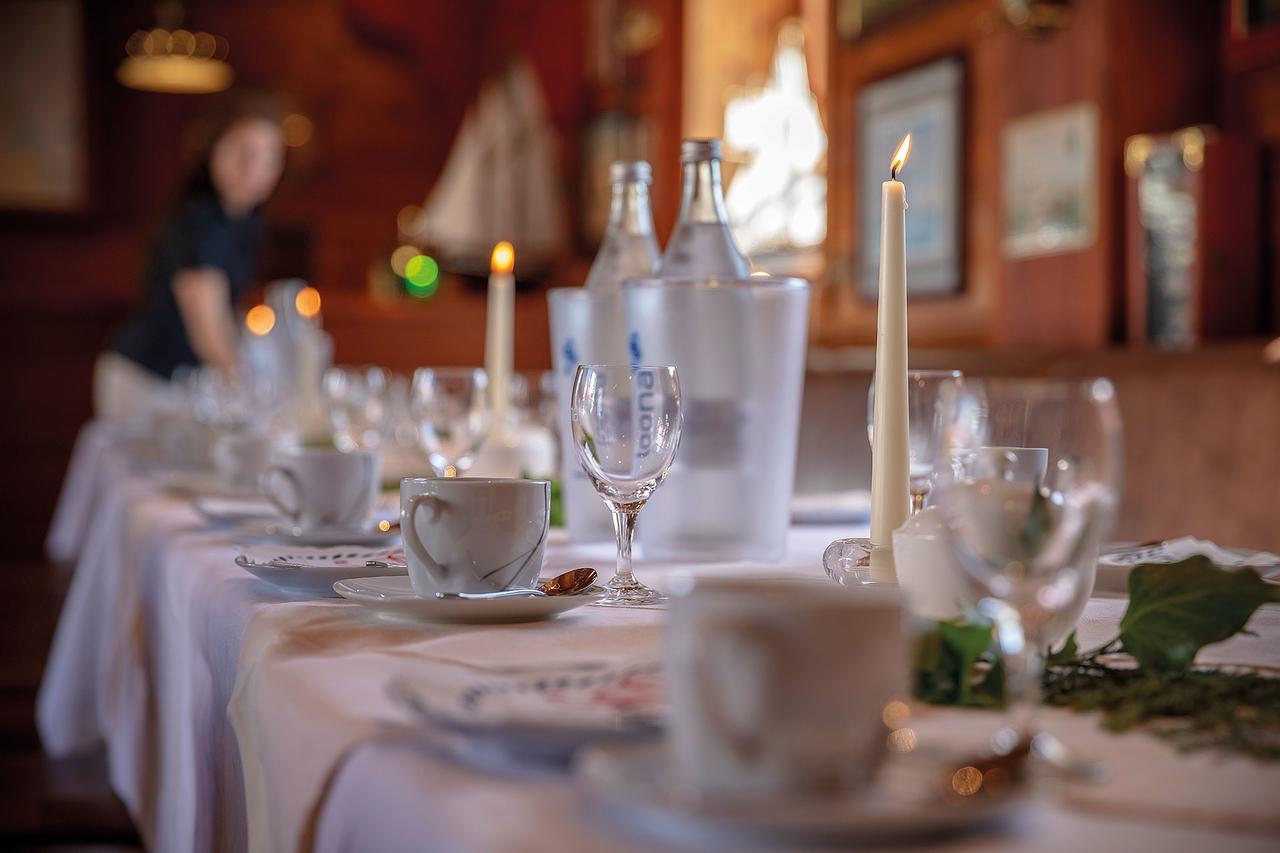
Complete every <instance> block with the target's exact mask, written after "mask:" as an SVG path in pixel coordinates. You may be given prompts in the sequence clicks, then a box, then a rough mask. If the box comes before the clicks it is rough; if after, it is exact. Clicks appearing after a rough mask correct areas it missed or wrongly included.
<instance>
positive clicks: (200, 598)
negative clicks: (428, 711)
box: [38, 426, 1280, 851]
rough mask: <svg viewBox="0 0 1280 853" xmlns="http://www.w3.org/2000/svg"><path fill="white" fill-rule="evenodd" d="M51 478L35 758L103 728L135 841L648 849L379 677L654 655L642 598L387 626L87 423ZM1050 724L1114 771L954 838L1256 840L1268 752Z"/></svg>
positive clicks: (1198, 843) (1279, 782) (955, 726)
mask: <svg viewBox="0 0 1280 853" xmlns="http://www.w3.org/2000/svg"><path fill="white" fill-rule="evenodd" d="M65 489H66V493H65V494H64V496H63V499H62V501H61V502H60V504H59V513H58V516H57V518H56V519H55V521H54V525H53V527H52V529H51V532H50V542H49V546H50V551H51V553H53V554H54V555H55V556H56V557H57V558H58V559H60V560H63V561H66V562H70V563H73V564H74V565H75V577H74V580H73V583H72V587H71V590H70V594H69V596H68V599H67V602H66V605H65V608H64V612H63V615H62V619H61V622H60V624H59V628H58V633H57V637H56V639H55V643H54V648H53V652H52V655H51V658H50V662H49V667H48V670H47V674H46V677H45V683H44V684H43V685H42V689H41V694H40V700H39V708H38V724H39V729H40V733H41V737H42V739H43V741H44V743H45V746H46V748H47V749H48V750H49V751H50V752H52V753H54V754H67V753H72V752H76V751H78V750H81V749H85V748H88V747H90V746H92V745H94V744H96V743H98V742H101V741H105V743H106V746H107V751H108V757H109V761H110V769H111V781H112V784H113V786H114V787H115V789H116V791H117V792H118V793H119V795H120V797H121V799H122V800H123V801H124V802H125V804H126V806H127V807H128V808H129V810H130V813H131V814H132V815H133V816H134V818H135V820H136V821H137V823H138V826H139V829H140V832H141V833H142V835H143V837H144V839H145V840H146V841H147V843H148V845H149V846H150V847H151V848H153V849H156V850H162V851H170V850H173V851H181V850H193V851H205V850H241V849H252V850H274V851H293V850H310V849H315V850H323V851H338V850H349V851H374V850H407V849H417V850H426V849H432V850H449V851H456V850H475V851H488V850H499V849H501V850H548V851H549V850H556V851H564V850H599V849H624V850H625V849H637V850H643V849H650V848H647V847H645V846H644V845H643V843H642V842H639V841H637V840H634V839H631V838H629V837H627V836H624V835H620V834H618V832H617V831H616V830H615V829H614V828H612V827H609V826H606V825H604V824H603V823H602V822H601V821H599V820H598V819H595V818H593V816H592V815H590V814H585V813H584V809H583V806H582V800H581V798H580V797H579V796H578V795H577V794H576V793H575V791H574V789H573V785H572V782H571V781H570V780H566V779H558V778H550V779H548V778H537V779H532V778H519V777H512V776H495V775H492V774H486V773H483V772H481V771H478V770H474V769H469V768H465V767H461V766H458V765H454V764H451V763H448V762H446V761H444V760H442V759H440V758H437V757H435V756H434V755H433V754H432V753H431V752H430V751H429V750H428V749H427V748H426V747H425V746H424V744H423V742H422V741H421V740H420V737H419V735H418V734H417V733H416V732H415V731H414V730H413V728H412V727H411V726H409V725H408V724H407V720H406V719H405V717H404V716H403V715H402V713H401V712H400V711H399V709H398V708H397V707H396V706H394V705H393V704H392V702H391V701H390V700H389V699H388V698H387V696H386V692H385V685H386V682H387V680H388V679H389V678H390V677H391V676H392V675H393V674H396V673H402V672H407V673H414V674H416V675H418V676H419V677H422V678H442V679H447V678H455V677H465V676H466V675H467V674H468V673H472V672H474V673H480V674H483V673H484V672H485V671H486V669H491V668H495V667H502V666H505V665H512V664H517V665H518V664H521V663H523V662H527V661H528V660H530V659H531V658H534V659H537V660H545V661H571V660H572V661H577V660H611V661H627V660H653V659H656V657H657V655H658V641H659V636H660V630H661V622H662V619H663V612H662V611H660V610H654V611H644V610H606V609H601V608H587V609H585V610H582V611H578V612H576V613H574V614H570V615H569V616H567V617H565V618H563V619H560V620H557V621H554V622H550V623H542V624H530V625H518V626H493V627H475V628H457V627H454V628H446V627H435V628H433V627H425V626H395V625H390V624H387V623H382V622H377V621H374V620H371V619H369V618H368V617H367V616H365V615H364V614H363V613H362V612H361V610H360V608H358V607H357V606H356V605H352V604H348V603H346V602H340V601H323V602H318V601H299V600H295V599H291V598H290V597H288V596H285V595H283V594H280V593H277V592H275V591H273V590H272V588H270V587H268V586H266V585H265V584H263V583H262V582H260V581H258V580H257V579H256V578H253V577H251V576H249V575H247V574H245V573H243V572H242V571H241V570H240V569H238V568H237V567H236V566H235V565H234V564H233V563H232V556H233V555H234V553H235V551H234V547H233V543H232V542H230V541H229V540H228V539H227V538H226V535H225V534H223V533H219V532H217V531H212V530H209V529H208V528H207V527H205V526H203V524H202V523H201V521H200V520H199V518H198V516H197V515H196V514H195V512H194V511H193V510H191V508H190V507H189V505H188V504H187V503H186V502H184V501H182V500H178V499H175V498H170V497H166V496H164V495H163V493H162V492H161V491H159V490H158V489H157V488H156V487H155V486H153V485H152V484H151V483H150V482H148V481H147V480H146V478H145V477H144V476H142V475H141V474H140V473H138V472H136V471H135V470H133V468H132V467H131V464H130V460H129V458H128V457H127V455H126V454H125V453H124V452H123V450H122V449H121V448H120V447H118V446H117V445H115V444H114V443H113V442H112V441H111V440H110V438H109V437H107V436H104V434H103V433H102V432H101V431H100V430H98V429H97V428H94V427H92V426H91V427H89V428H87V429H86V430H85V432H84V434H83V435H82V437H81V441H80V445H79V446H78V448H77V451H76V454H75V457H74V459H73V463H72V467H71V470H70V471H69V473H68V477H67V484H66V487H65ZM839 532H840V533H841V534H842V535H849V534H850V533H851V532H852V531H839ZM835 535H837V531H835V530H833V529H831V528H797V529H796V530H795V531H794V532H793V536H792V540H791V547H790V553H789V555H788V558H787V559H786V560H785V561H784V563H783V564H781V565H780V566H769V567H761V566H749V565H745V564H739V565H732V566H698V567H694V570H695V571H698V572H736V573H745V572H762V571H767V572H772V573H778V572H783V571H785V572H796V573H803V574H811V575H812V574H815V573H820V572H821V568H820V565H819V556H820V554H821V551H822V548H823V547H824V546H825V545H826V543H827V542H828V541H830V539H831V538H833V537H834V536H835ZM609 557H610V549H609V548H600V549H591V550H588V551H586V552H583V551H577V552H574V551H571V550H569V549H567V548H563V547H561V548H553V549H551V551H550V553H549V557H548V563H549V569H555V568H559V567H562V566H563V567H568V566H570V565H581V564H583V563H587V564H591V565H596V566H599V567H602V568H603V567H606V566H608V564H609ZM638 570H639V572H640V573H641V574H642V576H643V577H644V578H645V579H646V580H651V581H654V582H657V583H658V584H659V585H661V584H662V583H664V582H665V580H666V578H667V577H668V576H669V574H670V572H671V571H672V570H673V567H669V566H655V565H652V564H648V563H645V562H643V561H640V562H639V563H638ZM1122 610H1123V602H1119V601H1113V600H1096V601H1092V602H1090V605H1089V607H1088V609H1087V610H1086V613H1085V617H1084V620H1083V622H1082V626H1081V634H1082V642H1083V643H1085V644H1086V645H1088V644H1089V643H1091V642H1100V641H1102V640H1104V639H1107V638H1108V637H1109V636H1110V635H1111V634H1113V633H1114V630H1115V624H1116V620H1117V619H1118V618H1119V616H1120V614H1121V612H1122ZM1251 627H1252V628H1253V630H1254V631H1255V632H1256V633H1257V636H1240V637H1237V638H1234V639H1232V640H1231V641H1229V642H1227V643H1223V644H1220V645H1218V646H1214V647H1211V648H1210V649H1207V650H1205V653H1204V655H1203V659H1205V660H1211V661H1230V662H1237V661H1247V662H1254V663H1269V664H1272V665H1280V612H1277V611H1274V610H1266V611H1261V612H1259V614H1258V615H1257V616H1255V619H1254V621H1253V623H1252V624H1251ZM918 716H919V719H920V725H921V726H922V727H925V728H926V729H928V728H929V727H932V729H935V730H936V731H937V732H939V733H940V736H943V737H947V738H952V739H955V740H956V741H957V742H963V743H974V744H977V743H979V742H980V740H981V739H982V737H983V735H984V734H985V733H987V732H989V731H990V730H991V728H992V727H993V726H994V725H995V723H996V720H997V718H996V716H994V715H991V714H981V713H974V712H966V711H955V710H935V709H925V710H922V711H921V712H920V713H919V714H918ZM1048 723H1049V724H1050V726H1051V727H1052V728H1053V729H1054V730H1055V732H1057V733H1059V734H1061V735H1062V736H1063V737H1064V739H1066V740H1068V742H1069V743H1073V744H1075V745H1076V746H1077V748H1078V749H1080V751H1082V752H1085V753H1090V754H1096V755H1105V756H1106V757H1107V758H1108V760H1109V761H1110V762H1111V764H1112V765H1113V767H1114V769H1115V777H1114V779H1113V780H1112V781H1111V782H1110V783H1108V784H1107V785H1105V786H1101V787H1097V788H1090V789H1079V790H1077V789H1070V790H1068V791H1066V792H1065V793H1064V794H1063V795H1061V796H1058V797H1055V798H1054V799H1053V800H1051V801H1044V802H1040V803H1038V804H1037V805H1035V806H1033V807H1030V808H1029V809H1028V810H1027V812H1026V814H1024V815H1023V816H1022V819H1021V820H1020V821H1019V822H1018V823H1017V824H1016V825H1015V826H1014V827H1013V828H1012V829H1011V830H1009V831H1007V832H1004V833H998V834H995V835H991V834H987V835H983V836H980V837H977V838H968V839H964V840H960V841H957V842H955V849H964V848H968V847H977V846H979V845H981V846H982V847H983V848H988V849H989V848H992V847H995V848H1000V847H1003V848H1005V849H1013V848H1015V847H1016V848H1018V849H1022V848H1033V849H1043V850H1057V849H1063V850H1065V849H1068V848H1071V849H1073V850H1075V849H1084V848H1087V847H1090V846H1092V847H1096V848H1099V849H1115V848H1125V847H1128V848H1135V849H1137V848H1144V849H1145V848H1155V847H1158V848H1160V849H1168V850H1181V849H1185V850H1203V849H1225V848H1231V849H1245V850H1249V849H1258V850H1263V849H1274V847H1275V837H1276V836H1275V833H1276V832H1277V830H1278V829H1280V823H1278V822H1277V820H1276V818H1275V815H1274V791H1276V790H1280V769H1277V766H1276V765H1263V764H1260V763H1257V762H1252V761H1249V760H1246V759H1243V758H1239V757H1234V756H1223V755H1216V754H1195V755H1191V756H1181V755H1178V754H1176V753H1174V752H1172V751H1171V750H1170V749H1169V748H1168V747H1167V746H1166V745H1165V744H1164V743H1162V742H1160V741H1158V740H1156V739H1154V738H1152V737H1150V736H1148V735H1145V734H1131V735H1125V736H1113V735H1108V734H1105V733H1103V732H1101V731H1100V730H1099V729H1098V727H1097V719H1096V717H1091V716H1076V715H1070V714H1063V713H1054V714H1052V715H1050V716H1049V718H1048ZM242 755H243V756H244V757H245V760H244V761H243V762H242V761H241V756H242ZM242 764H243V766H242ZM246 803H247V804H248V807H246ZM1242 827H1245V828H1248V829H1249V830H1250V831H1248V832H1243V831H1241V828H1242ZM1268 833H1270V835H1268Z"/></svg>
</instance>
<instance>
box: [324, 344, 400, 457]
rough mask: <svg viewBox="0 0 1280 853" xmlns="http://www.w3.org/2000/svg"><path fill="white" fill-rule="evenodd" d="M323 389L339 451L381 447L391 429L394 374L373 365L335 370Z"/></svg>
mask: <svg viewBox="0 0 1280 853" xmlns="http://www.w3.org/2000/svg"><path fill="white" fill-rule="evenodd" d="M323 388H324V399H325V404H326V407H327V408H328V411H329V426H330V427H331V428H332V430H333V443H334V444H335V445H336V446H337V448H338V449H339V450H342V451H352V450H358V449H361V448H375V447H381V446H382V442H383V439H384V438H386V434H387V431H388V429H389V427H390V426H391V374H390V373H389V372H388V371H387V370H385V369H383V368H381V367H375V366H372V365H361V366H354V367H331V368H329V369H328V370H326V371H325V373H324V380H323Z"/></svg>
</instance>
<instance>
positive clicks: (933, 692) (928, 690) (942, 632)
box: [915, 622, 1004, 708]
mask: <svg viewBox="0 0 1280 853" xmlns="http://www.w3.org/2000/svg"><path fill="white" fill-rule="evenodd" d="M983 661H985V662H988V663H990V664H991V666H990V668H989V669H988V670H987V671H986V672H985V673H979V672H978V669H977V666H978V663H979V662H983ZM915 678H916V685H915V686H916V696H917V697H919V698H920V699H921V700H922V701H925V702H929V703H931V704H934V705H968V706H977V707H985V708H991V707H999V706H1000V705H1001V704H1003V702H1004V671H1003V668H1002V667H1001V666H1000V660H999V655H998V654H997V652H996V651H995V648H994V639H993V635H992V630H991V625H990V624H966V623H963V622H941V623H939V624H938V625H937V626H936V627H935V628H934V629H933V630H932V631H929V632H928V633H927V634H925V635H923V636H922V637H921V638H920V640H919V642H918V643H917V645H916V661H915Z"/></svg>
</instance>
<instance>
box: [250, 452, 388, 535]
mask: <svg viewBox="0 0 1280 853" xmlns="http://www.w3.org/2000/svg"><path fill="white" fill-rule="evenodd" d="M381 470H382V465H381V461H380V459H379V454H378V451H377V450H353V451H350V452H349V453H344V452H342V451H340V450H337V449H334V448H307V447H299V448H289V449H287V450H278V451H276V452H275V454H274V455H273V457H272V462H271V464H270V465H268V466H267V468H266V470H265V471H264V472H263V474H262V478H261V486H262V492H263V494H264V495H266V497H267V500H269V501H271V503H272V504H274V505H275V507H276V509H278V510H279V511H280V512H281V514H283V515H284V516H285V517H286V518H288V519H289V520H290V521H291V522H293V523H294V524H295V525H297V526H298V527H299V528H301V529H302V530H316V529H320V528H326V527H349V528H356V527H360V526H362V525H363V524H364V522H365V520H366V519H367V518H368V516H369V511H370V510H371V509H372V508H373V505H374V502H375V501H376V500H377V497H378V486H379V485H380V484H379V476H380V474H381Z"/></svg>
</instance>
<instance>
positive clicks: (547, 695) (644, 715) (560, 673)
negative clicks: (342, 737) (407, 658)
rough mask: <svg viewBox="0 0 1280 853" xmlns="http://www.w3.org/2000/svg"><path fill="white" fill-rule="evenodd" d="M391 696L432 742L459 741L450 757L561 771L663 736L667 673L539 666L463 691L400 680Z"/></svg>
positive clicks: (408, 677)
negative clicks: (616, 747)
mask: <svg viewBox="0 0 1280 853" xmlns="http://www.w3.org/2000/svg"><path fill="white" fill-rule="evenodd" d="M387 693H388V694H389V695H390V696H391V698H392V699H393V700H395V701H396V702H398V703H400V704H401V705H404V706H405V707H406V708H408V709H409V710H410V711H411V712H413V714H414V716H416V717H417V719H418V721H419V722H420V723H421V724H422V726H423V727H424V729H425V730H426V731H427V733H428V734H436V733H441V732H443V733H447V734H450V735H453V736H456V737H457V738H458V739H459V740H460V741H461V743H460V744H456V745H455V746H454V747H453V748H452V749H451V750H450V752H451V754H453V755H454V756H455V757H457V758H461V759H463V760H467V759H468V758H469V757H470V756H471V755H476V754H478V755H479V756H480V757H481V758H482V760H483V761H488V760H490V759H492V758H493V757H495V756H499V755H500V756H501V757H505V758H506V759H508V760H510V761H516V762H530V763H534V764H541V765H552V766H556V767H559V768H561V769H563V768H565V767H567V766H568V764H569V761H570V760H571V759H572V758H573V756H574V754H575V753H576V752H577V751H578V750H580V749H582V748H583V747H586V746H590V745H592V744H600V743H626V742H635V741H639V740H648V739H651V738H653V737H655V736H657V735H658V734H659V733H660V732H661V720H662V718H663V716H664V714H665V697H664V694H663V691H662V683H661V667H660V665H658V664H654V663H648V664H636V665H630V666H612V665H609V664H608V663H605V662H600V661H595V662H592V661H580V662H576V663H566V664H564V665H563V666H554V665H547V666H544V667H538V666H537V665H536V664H535V665H532V666H530V667H529V668H527V669H525V670H523V671H521V672H519V673H518V674H517V673H513V674H512V675H511V676H510V677H506V678H503V677H497V676H495V677H491V678H487V679H484V680H477V681H476V682H474V683H472V684H469V685H467V686H466V687H465V688H464V689H461V690H458V691H447V690H442V689H440V685H438V684H434V683H431V682H430V681H427V680H425V679H423V678H421V677H420V676H414V675H412V674H402V675H398V676H396V677H395V678H393V679H392V680H391V681H390V682H389V683H388V684H387Z"/></svg>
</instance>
